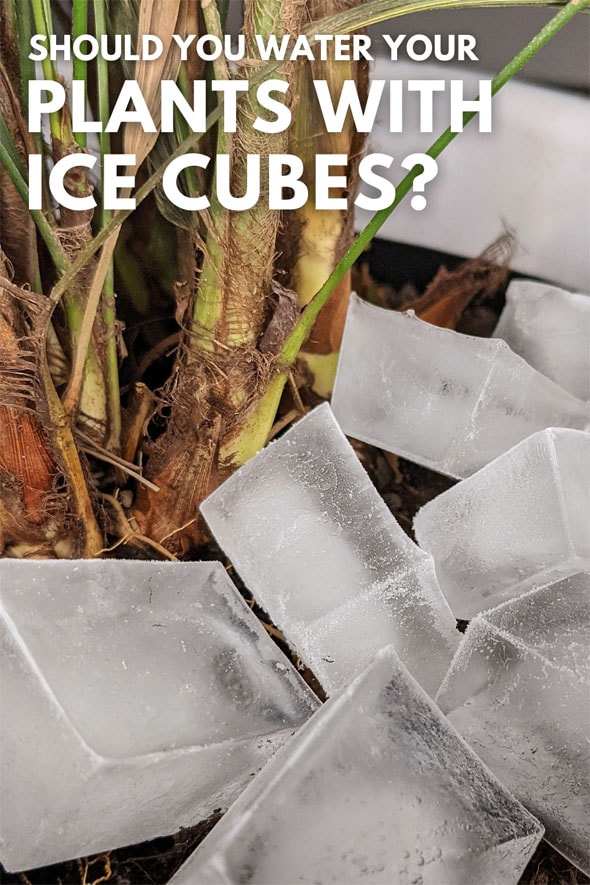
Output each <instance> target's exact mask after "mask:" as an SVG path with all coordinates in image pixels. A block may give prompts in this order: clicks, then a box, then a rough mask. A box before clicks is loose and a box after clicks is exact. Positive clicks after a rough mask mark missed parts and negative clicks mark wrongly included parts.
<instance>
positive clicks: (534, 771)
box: [437, 572, 590, 874]
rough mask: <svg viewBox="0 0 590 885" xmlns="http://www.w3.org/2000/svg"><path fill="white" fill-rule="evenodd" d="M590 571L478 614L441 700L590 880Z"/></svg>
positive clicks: (477, 749) (550, 838) (553, 840)
mask: <svg viewBox="0 0 590 885" xmlns="http://www.w3.org/2000/svg"><path fill="white" fill-rule="evenodd" d="M589 649H590V575H589V574H588V572H586V573H578V574H576V575H572V576H570V577H569V578H564V579H562V580H560V581H557V582H555V583H553V584H549V585H547V586H545V587H542V588H540V589H537V590H533V591H531V592H530V593H528V594H527V595H525V596H523V597H521V598H520V599H517V600H513V601H511V602H507V603H504V604H503V605H501V606H499V607H498V608H495V609H492V610H491V611H488V612H484V613H483V614H481V615H478V616H477V617H476V618H475V619H474V620H473V621H472V623H471V624H470V625H469V628H468V630H467V633H466V634H465V638H464V640H463V642H462V644H461V646H460V649H459V651H458V652H457V655H456V657H455V660H454V661H453V665H452V667H451V669H450V671H449V673H448V675H447V677H446V679H445V681H444V683H443V686H442V688H441V691H440V694H439V696H438V699H437V700H438V702H439V704H440V705H441V708H442V710H443V712H444V713H446V714H447V716H448V717H449V719H450V720H451V722H452V723H453V725H454V726H455V727H456V728H457V729H458V730H459V731H460V732H461V734H463V736H464V737H465V738H466V740H467V741H468V742H469V744H470V745H471V746H472V747H473V749H474V750H475V752H476V753H477V754H478V756H480V757H481V758H482V759H483V760H484V762H486V763H487V764H488V765H489V767H490V768H491V769H492V771H493V772H494V773H495V774H496V775H497V776H498V777H499V778H500V780H501V781H502V783H503V784H505V785H506V787H507V788H508V789H509V790H511V791H512V792H513V793H514V794H515V795H516V796H517V797H518V798H519V799H520V800H521V801H522V802H523V803H524V804H525V805H526V806H527V807H528V808H529V809H530V811H532V812H533V813H534V814H535V815H537V817H539V818H540V819H541V821H542V822H543V824H544V825H545V828H546V838H547V840H548V841H549V842H551V844H552V845H553V846H554V847H555V848H557V849H558V850H559V851H561V852H562V853H563V854H565V856H566V857H568V858H569V859H570V860H571V861H572V862H573V863H575V864H577V865H578V866H579V867H580V868H581V869H583V870H584V871H585V872H586V873H587V874H590V802H589V798H590V777H589V775H590V753H589V749H588V723H589V722H590V666H589V659H588V651H589Z"/></svg>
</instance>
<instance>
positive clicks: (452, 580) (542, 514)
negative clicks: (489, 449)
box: [414, 428, 590, 618]
mask: <svg viewBox="0 0 590 885" xmlns="http://www.w3.org/2000/svg"><path fill="white" fill-rule="evenodd" d="M589 468H590V434H588V433H583V432H581V431H579V430H564V429H562V428H550V429H547V430H544V431H541V432H540V433H535V434H533V435H532V436H530V437H529V438H528V439H525V440H524V441H523V442H521V443H519V444H518V445H517V446H515V447H514V448H513V449H510V450H509V451H508V452H505V453H504V454H503V455H501V456H500V457H499V458H497V459H496V460H495V461H492V463H490V464H488V465H487V466H486V467H484V468H483V469H482V470H480V471H478V473H476V474H474V475H473V476H471V477H470V478H469V479H466V480H464V481H463V482H460V483H458V484H457V485H456V486H453V488H451V489H449V490H448V491H446V492H443V494H442V495H439V496H438V497H436V498H434V500H432V501H429V503H428V504H426V505H425V506H424V507H422V508H421V510H419V511H418V513H417V515H416V517H415V518H414V531H415V534H416V539H417V541H418V543H419V544H420V546H421V547H423V548H424V549H425V550H428V551H429V552H430V553H432V555H433V557H434V562H435V565H436V573H437V576H438V580H439V582H440V586H441V587H442V590H443V593H444V594H445V596H446V598H447V600H448V602H449V604H450V606H451V608H452V610H453V612H454V613H455V615H456V617H458V618H470V617H472V615H474V614H477V612H479V611H482V609H486V608H490V607H492V606H494V605H498V604H499V603H500V602H504V601H505V600H507V599H510V598H512V597H514V596H518V595H521V594H522V593H524V592H525V591H526V590H529V589H531V588H532V587H533V586H538V585H539V584H544V583H546V582H547V581H550V580H552V579H553V580H557V579H558V578H560V577H567V576H568V575H571V574H572V573H573V572H576V571H579V570H580V569H581V568H582V569H583V568H587V567H588V566H590V530H589V526H590V470H589Z"/></svg>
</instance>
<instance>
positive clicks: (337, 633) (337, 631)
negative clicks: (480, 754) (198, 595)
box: [201, 404, 459, 694]
mask: <svg viewBox="0 0 590 885" xmlns="http://www.w3.org/2000/svg"><path fill="white" fill-rule="evenodd" d="M201 510H202V513H203V515H204V517H205V519H206V520H207V522H208V524H209V526H210V528H211V530H212V531H213V534H214V535H215V537H216V539H217V541H218V542H219V544H220V545H221V547H222V548H223V550H224V551H225V552H226V554H227V555H228V556H229V558H230V559H231V560H232V562H233V564H234V566H235V567H236V569H237V571H238V573H239V574H240V576H241V577H242V579H243V580H244V582H245V583H246V586H247V587H248V588H249V589H250V591H251V592H252V593H253V595H254V597H255V599H256V601H257V602H258V603H259V604H260V605H261V606H262V607H263V608H264V609H265V610H266V611H267V612H268V614H269V615H270V617H271V619H272V620H273V621H274V623H275V624H276V625H277V626H278V627H279V628H280V629H281V630H282V631H283V633H284V634H285V636H286V638H287V641H288V642H289V644H290V645H291V646H292V647H293V648H294V649H295V650H296V651H297V653H298V654H299V655H300V656H301V658H302V659H303V660H304V661H305V662H306V663H307V664H308V666H309V667H311V669H312V670H313V672H314V673H315V675H316V676H317V678H318V679H319V680H320V682H321V683H322V685H323V687H324V688H325V689H326V691H327V692H328V693H331V692H333V691H334V690H336V689H337V688H340V687H341V686H342V685H344V684H346V682H347V681H348V680H349V679H351V678H352V677H353V676H355V675H356V674H357V673H358V672H359V671H360V670H361V669H362V668H363V667H364V666H365V665H366V664H367V663H368V662H369V661H370V660H371V658H372V656H373V654H374V653H375V652H376V651H378V650H379V649H380V648H383V647H384V646H385V645H389V644H393V645H395V647H396V649H397V650H398V653H399V654H400V656H401V657H402V659H403V660H404V662H405V664H406V665H407V667H408V668H409V670H410V671H411V672H412V673H413V675H414V676H415V677H416V679H418V681H419V682H420V683H421V684H422V685H423V686H424V687H425V689H426V690H427V691H428V692H430V693H432V694H434V692H435V691H436V689H437V688H438V686H439V685H440V681H441V679H442V676H443V674H444V672H445V670H446V667H447V666H448V663H449V662H450V659H451V657H452V655H453V653H454V651H455V649H456V648H457V645H458V642H459V638H458V634H457V631H456V630H455V621H454V619H453V617H452V615H451V612H450V610H449V608H448V605H447V604H446V602H445V601H444V599H443V596H442V594H441V592H440V588H439V587H438V584H437V581H436V577H435V574H434V566H433V562H432V558H431V557H430V555H429V554H425V553H424V552H423V551H422V550H420V549H419V548H418V547H417V546H416V545H415V544H414V543H413V542H412V541H411V540H410V539H409V538H408V537H407V535H406V534H405V533H404V532H403V530H402V529H401V528H400V526H399V525H398V523H397V522H396V520H395V519H394V517H393V516H392V515H391V513H390V511H389V510H388V509H387V507H386V505H385V503H384V502H383V500H382V499H381V497H380V495H379V494H378V492H377V491H376V489H375V487H374V486H373V484H372V483H371V481H370V479H369V477H368V476H367V474H366V472H365V470H364V469H363V467H362V466H361V464H360V462H359V460H358V458H357V456H356V454H355V453H354V450H353V449H352V447H351V446H350V444H349V443H348V441H347V440H346V438H345V436H344V435H343V433H342V431H341V430H340V428H339V427H338V424H337V423H336V421H335V420H334V416H333V415H332V411H331V409H330V407H329V406H328V405H327V404H325V405H322V406H320V407H319V408H317V409H315V410H314V411H313V412H311V413H310V414H309V415H307V416H306V417H305V418H303V420H301V421H299V422H298V423H297V424H296V425H295V426H294V427H293V428H292V429H291V430H289V432H288V433H286V434H285V435H284V436H283V437H282V438H281V439H280V440H278V441H277V442H275V443H272V444H271V445H270V446H268V447H267V448H266V449H265V450H264V451H263V452H261V453H260V454H259V455H257V456H256V457H255V458H253V459H252V460H251V461H249V462H248V463H247V464H246V465H245V466H244V467H241V468H240V470H238V471H237V473H235V474H234V475H233V476H232V477H231V478H230V479H228V480H227V481H226V482H225V483H223V485H222V486H221V487H220V488H219V489H217V490H216V491H215V492H214V493H213V494H212V495H210V496H209V498H207V500H206V501H205V502H204V503H203V505H202V507H201ZM424 648H428V654H424Z"/></svg>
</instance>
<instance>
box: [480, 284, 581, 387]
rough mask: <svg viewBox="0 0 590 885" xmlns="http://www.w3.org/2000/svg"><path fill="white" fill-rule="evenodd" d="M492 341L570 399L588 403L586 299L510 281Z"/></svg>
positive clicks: (551, 289)
mask: <svg viewBox="0 0 590 885" xmlns="http://www.w3.org/2000/svg"><path fill="white" fill-rule="evenodd" d="M494 337H495V338H502V339H503V340H504V341H506V342H507V344H508V345H509V346H510V347H511V348H512V350H513V351H514V352H515V353H518V354H519V355H520V356H521V357H523V358H524V359H525V360H526V361H527V363H529V364H530V365H531V366H533V367H534V368H535V369H537V370H538V371H539V372H542V373H543V375H546V376H547V377H548V378H552V379H553V381H555V382H557V384H560V385H561V387H563V388H565V390H569V392H570V393H573V395H574V396H577V397H579V398H580V399H582V400H587V399H590V295H582V294H580V293H575V292H566V291H565V289H560V288H558V287H557V286H549V285H547V284H546V283H537V282H535V281H534V280H513V281H512V282H511V283H510V285H509V286H508V290H507V292H506V307H505V308H504V310H503V311H502V315H501V316H500V320H499V322H498V325H497V326H496V329H495V331H494Z"/></svg>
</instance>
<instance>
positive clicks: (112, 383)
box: [84, 0, 121, 451]
mask: <svg viewBox="0 0 590 885" xmlns="http://www.w3.org/2000/svg"><path fill="white" fill-rule="evenodd" d="M84 2H86V0H84ZM94 23H95V29H96V36H97V37H100V36H102V35H103V34H106V33H107V24H106V14H105V0H94ZM97 90H98V118H99V120H106V119H108V116H109V111H110V105H109V69H108V64H107V62H106V61H105V59H104V58H102V57H101V56H99V57H98V59H97ZM99 145H100V154H101V159H102V158H103V157H105V156H106V155H107V154H110V152H111V136H110V134H109V133H108V132H105V131H104V129H103V131H102V132H101V133H100V134H99ZM103 203H104V201H101V207H100V209H99V213H100V214H99V221H100V226H101V228H102V227H104V226H105V225H107V224H108V223H109V221H110V220H111V218H112V214H113V213H112V211H111V210H110V209H105V208H104V205H103ZM103 294H104V308H103V318H104V325H105V362H106V366H105V368H106V385H107V411H108V418H109V434H108V440H107V445H106V447H107V449H109V450H111V451H119V449H120V446H121V390H120V384H119V357H118V353H117V328H116V319H117V314H116V308H115V297H116V296H115V275H114V268H113V259H112V258H111V261H110V264H109V267H108V270H107V272H106V274H105V278H104V285H103Z"/></svg>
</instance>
